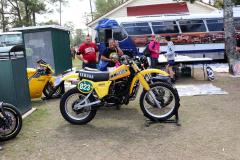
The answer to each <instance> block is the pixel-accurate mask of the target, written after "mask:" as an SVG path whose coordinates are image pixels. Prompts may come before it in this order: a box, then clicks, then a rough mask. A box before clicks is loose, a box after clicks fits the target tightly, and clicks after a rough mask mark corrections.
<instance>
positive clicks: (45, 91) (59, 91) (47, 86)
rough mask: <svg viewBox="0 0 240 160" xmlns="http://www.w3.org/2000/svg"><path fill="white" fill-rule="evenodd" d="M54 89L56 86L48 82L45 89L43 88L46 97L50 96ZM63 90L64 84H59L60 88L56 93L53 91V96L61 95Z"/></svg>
mask: <svg viewBox="0 0 240 160" xmlns="http://www.w3.org/2000/svg"><path fill="white" fill-rule="evenodd" d="M53 90H54V86H53V85H52V84H51V83H49V82H47V84H46V85H45V87H44V89H43V94H44V95H45V96H46V97H49V95H50V93H51V92H52V91H53ZM62 90H63V87H62V85H60V86H59V88H58V89H57V90H56V91H55V93H53V95H52V96H59V95H60V94H61V92H62Z"/></svg>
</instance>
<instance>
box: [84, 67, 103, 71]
mask: <svg viewBox="0 0 240 160" xmlns="http://www.w3.org/2000/svg"><path fill="white" fill-rule="evenodd" d="M84 70H87V71H99V70H98V69H94V68H89V67H85V68H84Z"/></svg>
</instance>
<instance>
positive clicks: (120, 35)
mask: <svg viewBox="0 0 240 160" xmlns="http://www.w3.org/2000/svg"><path fill="white" fill-rule="evenodd" d="M125 38H127V35H126V34H125V33H124V32H123V30H122V29H113V39H115V40H118V41H122V40H124V39H125Z"/></svg>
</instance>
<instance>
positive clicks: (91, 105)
mask: <svg viewBox="0 0 240 160" xmlns="http://www.w3.org/2000/svg"><path fill="white" fill-rule="evenodd" d="M120 62H121V66H120V67H118V68H117V69H115V70H114V71H112V72H110V73H109V72H102V71H94V70H92V71H88V70H80V71H78V73H73V74H70V75H68V76H66V77H64V78H63V79H62V81H64V80H67V79H71V78H76V79H79V80H80V82H79V83H78V85H77V87H75V88H73V89H70V90H68V91H67V92H66V93H65V94H64V95H63V96H62V98H61V101H60V111H61V114H62V116H63V117H64V118H65V119H66V120H67V121H68V122H70V123H72V124H79V125H81V124H86V123H88V122H90V121H91V120H92V119H93V118H94V117H95V115H96V113H97V109H99V108H100V107H103V106H105V107H110V106H121V105H123V104H128V103H129V101H130V100H134V99H135V98H136V96H137V92H138V89H139V85H140V84H141V85H142V86H143V88H144V89H143V91H142V93H141V96H140V107H141V110H142V112H143V114H144V116H146V117H147V118H149V119H150V120H154V121H164V120H167V119H169V118H171V117H172V116H173V115H174V114H175V113H176V112H177V109H178V107H179V106H180V104H179V96H178V93H177V91H176V90H175V89H174V88H173V87H172V86H171V85H170V84H167V83H159V82H157V83H152V84H148V83H147V81H146V80H145V78H144V75H146V74H149V73H160V74H164V75H168V74H167V73H166V72H164V71H161V70H158V69H146V70H142V71H141V70H140V68H139V67H138V65H137V64H136V63H135V61H134V59H133V58H129V57H127V56H123V57H121V60H120ZM169 97H172V100H171V101H169V103H165V102H166V101H167V99H169ZM149 101H151V102H152V103H149Z"/></svg>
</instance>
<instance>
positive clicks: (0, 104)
mask: <svg viewBox="0 0 240 160" xmlns="http://www.w3.org/2000/svg"><path fill="white" fill-rule="evenodd" d="M2 104H3V102H0V118H2V119H3V118H4V112H3V107H2Z"/></svg>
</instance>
